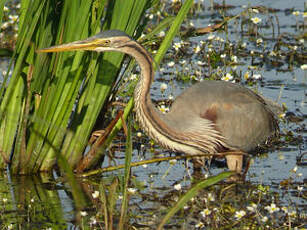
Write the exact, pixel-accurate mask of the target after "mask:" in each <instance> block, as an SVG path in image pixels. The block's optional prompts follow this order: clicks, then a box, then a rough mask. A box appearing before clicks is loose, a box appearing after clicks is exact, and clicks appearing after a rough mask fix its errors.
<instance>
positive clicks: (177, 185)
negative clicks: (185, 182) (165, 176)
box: [174, 184, 182, 191]
mask: <svg viewBox="0 0 307 230" xmlns="http://www.w3.org/2000/svg"><path fill="white" fill-rule="evenodd" d="M181 188H182V187H181V184H175V185H174V189H176V190H177V191H180V190H181Z"/></svg>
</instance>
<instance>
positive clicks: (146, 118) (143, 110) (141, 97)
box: [125, 41, 167, 137]
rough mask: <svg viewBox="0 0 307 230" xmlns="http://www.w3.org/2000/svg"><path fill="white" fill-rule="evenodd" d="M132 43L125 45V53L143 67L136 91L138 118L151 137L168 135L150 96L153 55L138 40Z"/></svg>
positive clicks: (152, 76) (135, 99)
mask: <svg viewBox="0 0 307 230" xmlns="http://www.w3.org/2000/svg"><path fill="white" fill-rule="evenodd" d="M130 44H131V45H126V46H125V53H127V54H129V55H130V56H132V57H134V58H135V60H136V62H137V63H138V64H139V66H140V68H141V76H140V79H139V82H138V84H137V86H136V88H135V91H134V101H135V109H136V114H137V118H138V120H139V122H140V125H141V126H142V129H144V130H145V131H146V132H147V133H148V134H149V135H150V136H151V137H153V136H156V135H157V134H159V135H161V134H162V135H167V134H166V133H165V132H166V131H165V128H166V124H165V121H163V120H162V119H161V114H160V112H159V111H158V110H157V109H156V108H155V106H154V105H153V103H152V101H151V97H150V86H151V83H152V81H153V78H154V70H153V65H152V62H153V60H152V57H151V55H150V54H149V53H148V52H147V51H146V50H145V48H144V47H142V46H141V45H140V44H138V43H137V42H134V41H131V42H130ZM156 137H157V136H156Z"/></svg>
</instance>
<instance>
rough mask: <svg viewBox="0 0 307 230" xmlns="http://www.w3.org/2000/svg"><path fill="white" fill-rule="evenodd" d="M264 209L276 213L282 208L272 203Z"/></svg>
mask: <svg viewBox="0 0 307 230" xmlns="http://www.w3.org/2000/svg"><path fill="white" fill-rule="evenodd" d="M264 209H266V210H268V212H269V213H271V214H272V213H274V212H278V211H279V210H280V208H278V207H277V206H276V204H274V203H272V204H271V205H269V206H266V207H265V208H264Z"/></svg>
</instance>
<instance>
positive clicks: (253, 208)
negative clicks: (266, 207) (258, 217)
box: [246, 203, 257, 212]
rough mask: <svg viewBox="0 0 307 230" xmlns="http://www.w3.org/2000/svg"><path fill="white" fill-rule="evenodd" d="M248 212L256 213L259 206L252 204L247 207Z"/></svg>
mask: <svg viewBox="0 0 307 230" xmlns="http://www.w3.org/2000/svg"><path fill="white" fill-rule="evenodd" d="M246 208H247V210H248V211H250V212H256V210H257V205H256V204H255V203H252V204H251V205H250V206H247V207H246Z"/></svg>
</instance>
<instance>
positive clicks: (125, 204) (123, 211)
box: [118, 116, 132, 230]
mask: <svg viewBox="0 0 307 230" xmlns="http://www.w3.org/2000/svg"><path fill="white" fill-rule="evenodd" d="M131 136H132V135H131V116H130V119H129V118H128V134H127V141H126V157H125V175H124V186H123V200H122V207H121V215H120V219H119V225H118V226H119V227H118V228H119V230H123V229H125V228H124V227H125V222H126V216H127V211H128V210H127V209H128V201H129V199H128V186H129V181H130V170H131V159H132V137H131Z"/></svg>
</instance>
